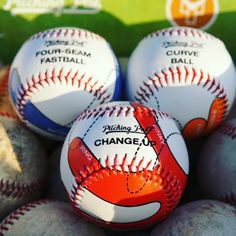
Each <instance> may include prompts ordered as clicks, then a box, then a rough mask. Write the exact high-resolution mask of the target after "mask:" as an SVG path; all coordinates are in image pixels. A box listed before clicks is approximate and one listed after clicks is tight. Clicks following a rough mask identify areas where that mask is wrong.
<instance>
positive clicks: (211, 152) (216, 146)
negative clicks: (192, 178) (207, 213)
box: [197, 118, 236, 205]
mask: <svg viewBox="0 0 236 236" xmlns="http://www.w3.org/2000/svg"><path fill="white" fill-rule="evenodd" d="M235 153H236V118H234V119H230V120H227V121H225V122H224V123H223V124H221V125H220V126H219V127H218V128H217V129H216V130H215V131H214V132H213V133H212V134H211V135H210V136H209V137H208V139H207V140H206V142H205V144H204V146H203V148H202V150H201V153H200V155H199V159H198V166H197V167H198V168H197V179H198V185H199V187H200V188H201V190H202V192H203V193H204V194H205V195H206V196H207V197H210V198H213V199H218V200H222V201H226V202H229V203H231V204H234V205H235V204H236V184H235V179H236V172H235V170H236V159H235Z"/></svg>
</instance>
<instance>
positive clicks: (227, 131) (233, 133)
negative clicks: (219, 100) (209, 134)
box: [217, 124, 236, 139]
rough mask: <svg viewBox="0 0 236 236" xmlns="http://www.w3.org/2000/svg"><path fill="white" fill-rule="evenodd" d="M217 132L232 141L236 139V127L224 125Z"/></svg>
mask: <svg viewBox="0 0 236 236" xmlns="http://www.w3.org/2000/svg"><path fill="white" fill-rule="evenodd" d="M217 132H219V133H220V134H223V135H225V136H227V137H229V138H231V139H235V138H236V127H235V126H232V125H230V124H222V125H221V126H220V127H219V128H218V129H217Z"/></svg>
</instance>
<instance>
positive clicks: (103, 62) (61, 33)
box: [9, 27, 121, 140]
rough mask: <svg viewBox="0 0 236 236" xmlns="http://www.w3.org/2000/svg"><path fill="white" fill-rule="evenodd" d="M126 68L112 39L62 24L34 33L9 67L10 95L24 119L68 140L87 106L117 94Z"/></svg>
mask: <svg viewBox="0 0 236 236" xmlns="http://www.w3.org/2000/svg"><path fill="white" fill-rule="evenodd" d="M120 81H121V73H120V66H119V64H118V60H117V58H116V56H115V54H114V52H113V50H112V48H111V46H110V44H109V43H108V42H107V41H106V40H105V39H104V38H103V37H102V36H100V35H98V34H95V33H93V32H91V31H88V30H85V29H80V28H71V27H62V28H52V29H48V30H45V31H42V32H39V33H36V34H35V35H33V36H32V37H30V38H29V39H28V40H27V41H26V42H25V43H24V44H23V45H22V47H21V48H20V49H19V51H18V53H17V54H16V56H15V58H14V60H13V63H12V65H11V70H10V81H9V88H10V97H11V100H12V103H13V106H14V108H15V110H16V112H17V114H18V116H19V117H20V119H21V120H22V121H23V122H24V123H25V124H26V125H27V126H28V127H30V128H31V129H33V130H34V131H35V132H38V133H39V134H42V135H45V136H47V137H49V138H53V139H59V140H63V139H64V138H65V136H66V134H67V133H68V131H69V129H70V127H71V124H72V123H73V122H74V120H75V119H76V118H77V116H78V115H79V114H80V113H81V112H82V111H84V110H87V109H89V108H92V107H94V106H97V105H99V104H102V103H105V102H108V101H111V100H116V99H118V98H119V93H120Z"/></svg>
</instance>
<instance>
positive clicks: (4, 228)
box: [0, 199, 56, 236]
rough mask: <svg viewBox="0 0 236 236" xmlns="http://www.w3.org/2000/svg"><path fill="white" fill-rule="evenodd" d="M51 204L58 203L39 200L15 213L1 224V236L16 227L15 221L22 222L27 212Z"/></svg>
mask: <svg viewBox="0 0 236 236" xmlns="http://www.w3.org/2000/svg"><path fill="white" fill-rule="evenodd" d="M51 202H56V201H54V200H49V199H45V200H39V201H35V202H32V203H28V204H26V205H24V206H22V207H20V208H19V209H17V210H15V211H13V212H12V213H11V214H10V215H9V216H8V217H7V218H5V219H4V220H3V222H2V223H1V224H0V236H4V233H6V232H7V231H8V230H10V227H11V226H12V225H14V223H15V221H17V220H20V218H21V216H23V215H25V214H27V212H30V211H31V210H32V209H34V208H36V207H37V206H41V205H43V204H48V203H51Z"/></svg>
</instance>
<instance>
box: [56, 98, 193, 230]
mask: <svg viewBox="0 0 236 236" xmlns="http://www.w3.org/2000/svg"><path fill="white" fill-rule="evenodd" d="M60 171H61V178H62V181H63V183H64V186H65V188H66V190H67V193H68V196H69V199H70V202H71V205H72V206H73V208H74V209H75V211H76V212H77V213H78V214H79V215H81V216H82V217H84V218H86V219H89V220H91V221H92V222H95V223H97V224H99V225H102V226H106V227H111V228H125V229H137V228H142V227H147V226H149V225H152V224H154V223H155V222H157V221H160V220H163V219H164V218H166V217H167V216H168V215H169V214H170V213H171V212H172V211H173V209H174V208H175V207H176V206H177V204H178V203H179V201H180V199H181V196H182V194H183V191H184V189H185V186H186V182H187V178H188V173H189V160H188V152H187V149H186V146H185V142H184V139H183V137H182V135H181V133H180V131H179V129H178V128H177V126H176V124H175V122H174V120H173V119H172V118H171V117H170V116H168V115H167V114H166V113H162V112H158V111H156V110H154V109H151V108H148V107H145V106H143V105H141V104H138V103H129V102H111V103H108V104H103V105H100V106H98V107H96V108H93V109H90V110H88V111H86V112H83V113H82V114H81V115H80V116H79V117H78V119H77V120H76V121H75V123H74V124H73V126H72V128H71V130H70V132H69V133H68V135H67V137H66V139H65V142H64V145H63V148H62V152H61V163H60Z"/></svg>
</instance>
